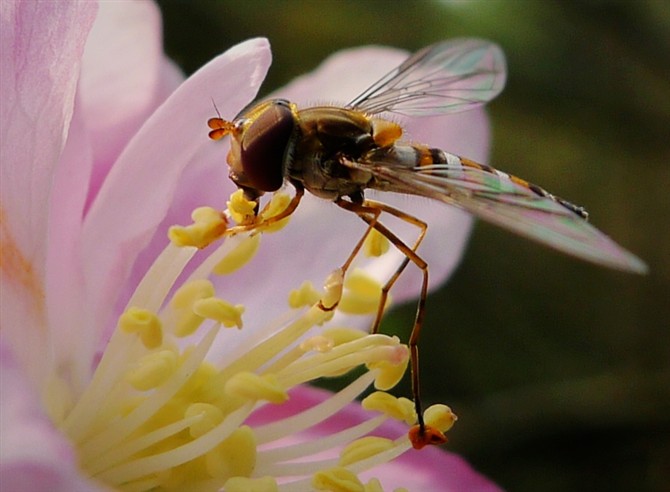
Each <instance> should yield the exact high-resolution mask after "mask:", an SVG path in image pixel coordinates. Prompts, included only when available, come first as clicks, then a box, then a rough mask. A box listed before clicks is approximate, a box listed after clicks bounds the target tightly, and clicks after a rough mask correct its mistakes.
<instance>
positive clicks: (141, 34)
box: [79, 2, 183, 203]
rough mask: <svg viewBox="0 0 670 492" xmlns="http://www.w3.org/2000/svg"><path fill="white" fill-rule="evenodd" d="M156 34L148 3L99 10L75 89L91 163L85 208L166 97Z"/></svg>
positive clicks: (155, 16) (157, 24)
mask: <svg viewBox="0 0 670 492" xmlns="http://www.w3.org/2000/svg"><path fill="white" fill-rule="evenodd" d="M161 31H162V24H161V17H160V11H159V10H158V7H157V6H156V5H155V4H154V3H153V2H131V3H117V2H103V3H101V4H100V13H99V15H98V17H97V19H96V22H95V24H94V25H93V29H92V30H91V34H90V36H89V38H88V42H87V43H86V50H85V51H84V57H83V62H82V75H81V83H80V85H79V90H80V94H81V101H82V110H83V113H84V118H85V120H86V123H87V126H88V129H89V132H90V135H91V138H92V141H93V152H94V159H95V160H94V162H95V167H94V169H93V175H92V179H91V191H90V194H89V203H90V202H91V201H92V200H93V198H94V197H95V195H96V194H97V192H98V190H99V189H100V186H101V185H102V182H103V180H104V178H105V176H106V175H107V173H108V172H109V169H110V167H111V166H112V164H113V163H114V161H115V160H116V158H117V157H118V156H119V154H120V153H121V151H122V150H123V148H124V147H125V145H126V144H127V143H128V141H129V140H130V139H131V137H132V136H133V135H134V134H135V133H136V132H137V130H138V129H139V128H140V126H141V125H142V123H144V121H145V120H146V119H147V118H148V116H149V115H150V114H151V113H152V112H153V111H154V110H155V109H156V107H158V105H159V104H160V103H162V102H163V100H164V97H165V96H167V94H165V92H164V91H162V90H161V88H162V87H163V80H162V77H163V75H164V71H163V69H164V55H163V46H162V35H161ZM181 78H182V79H183V76H182V77H181ZM174 88H176V86H175V85H173V86H172V89H174Z"/></svg>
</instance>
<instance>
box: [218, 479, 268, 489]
mask: <svg viewBox="0 0 670 492" xmlns="http://www.w3.org/2000/svg"><path fill="white" fill-rule="evenodd" d="M223 490H225V491H226V492H278V491H279V486H278V485H277V481H276V480H275V479H274V478H273V477H262V478H247V477H233V478H231V479H229V480H228V481H226V483H225V485H224V486H223Z"/></svg>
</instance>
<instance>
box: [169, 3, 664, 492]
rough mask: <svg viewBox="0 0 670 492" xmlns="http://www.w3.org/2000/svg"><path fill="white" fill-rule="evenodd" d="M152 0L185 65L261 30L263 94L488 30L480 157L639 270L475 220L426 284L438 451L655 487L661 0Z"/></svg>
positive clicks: (509, 480)
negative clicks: (578, 217) (579, 210)
mask: <svg viewBox="0 0 670 492" xmlns="http://www.w3.org/2000/svg"><path fill="white" fill-rule="evenodd" d="M159 4H160V6H161V9H162V10H163V13H164V23H165V42H166V50H167V52H168V54H169V55H170V56H171V57H172V58H173V59H174V60H175V61H177V63H179V64H180V66H181V67H182V68H183V69H184V70H185V71H186V72H187V73H191V72H193V71H194V70H196V69H197V68H198V67H200V66H201V65H202V64H204V63H205V62H207V61H208V60H209V59H211V58H212V57H214V56H215V55H217V54H218V53H220V52H222V51H224V50H225V49H227V48H228V47H230V46H232V45H233V44H235V43H238V42H240V41H242V40H245V39H247V38H250V37H252V36H266V37H268V38H269V39H270V41H271V43H272V49H273V53H274V62H273V65H272V68H271V70H270V74H269V77H268V78H267V80H266V84H265V85H264V87H263V89H262V91H263V92H264V93H267V92H270V91H271V90H273V89H275V88H277V87H280V86H281V85H283V84H284V83H286V82H288V81H289V80H291V79H292V78H293V77H295V76H296V75H299V74H301V73H303V72H306V71H309V70H311V69H312V68H314V67H315V66H316V65H317V64H318V63H319V62H320V61H321V60H322V59H323V58H325V57H326V56H328V55H329V54H331V53H332V52H333V51H335V50H338V49H340V48H344V47H349V46H357V45H363V44H372V43H375V44H387V45H391V46H397V47H401V48H406V49H408V50H415V49H418V48H420V47H422V46H425V45H427V44H430V43H432V42H434V41H437V40H440V39H443V38H448V37H455V36H480V37H486V38H489V39H491V40H494V41H496V42H497V43H499V44H500V45H501V46H502V47H503V49H504V51H505V52H506V55H507V58H508V65H509V78H508V84H507V88H506V90H505V92H504V93H503V95H502V96H501V97H500V98H498V99H497V100H496V101H494V102H493V103H492V104H491V105H490V106H489V108H490V111H489V112H490V115H491V119H492V124H493V155H492V157H491V161H490V162H491V163H492V164H493V165H495V166H496V167H498V168H500V169H504V170H506V171H509V172H513V173H515V174H517V175H519V176H522V177H525V178H528V179H529V180H531V181H533V182H536V183H539V184H541V185H542V186H544V187H546V188H547V189H548V190H551V191H553V192H555V193H557V194H559V195H560V196H564V197H566V198H568V199H570V200H571V201H574V202H575V203H578V204H580V205H584V206H585V207H586V208H587V210H589V212H590V214H591V217H592V220H593V222H594V223H595V224H596V225H597V226H598V227H600V228H601V229H602V230H604V231H607V232H608V234H610V235H611V236H612V237H614V238H616V239H617V241H619V242H620V243H622V244H623V245H625V246H627V247H628V248H629V249H631V250H632V251H634V252H636V253H637V254H639V256H641V257H642V258H643V259H645V260H646V261H647V262H648V264H649V265H650V267H651V273H650V274H649V275H648V276H646V277H638V276H634V275H626V274H621V273H617V272H613V271H609V270H605V269H601V268H598V267H595V266H592V265H590V264H586V263H583V262H580V261H576V260H573V259H570V258H567V257H564V256H562V255H559V254H556V253H553V252H551V251H548V250H546V249H544V248H541V247H538V246H537V245H536V244H533V243H530V242H528V241H525V240H523V239H518V238H516V237H514V236H512V235H511V234H508V233H505V232H502V231H499V230H497V229H494V228H493V227H489V226H487V225H483V224H478V225H477V227H476V230H475V233H474V235H473V237H472V241H471V243H470V246H469V248H468V251H467V254H466V257H465V260H464V262H463V264H462V266H461V267H460V269H459V270H458V272H457V273H456V275H454V276H453V277H452V279H451V281H450V282H449V284H448V285H446V286H445V287H444V288H443V289H442V290H441V291H439V292H437V293H435V294H434V295H433V296H432V298H431V299H430V300H429V307H428V315H427V321H426V325H425V326H426V329H425V330H424V331H423V333H422V368H423V375H424V381H423V384H424V388H423V392H424V395H426V399H427V400H429V401H434V400H441V401H445V402H448V403H449V404H450V405H452V407H453V408H454V409H455V410H456V411H457V413H458V414H459V415H460V416H461V420H460V421H459V423H458V425H457V426H456V427H455V428H454V430H453V431H452V432H451V433H450V435H451V442H450V444H449V445H448V446H449V448H450V449H453V450H455V451H456V452H459V453H461V454H462V455H464V456H465V457H467V459H469V460H470V461H471V462H472V463H473V464H474V466H475V467H476V468H477V469H479V470H480V471H482V472H484V473H486V474H487V475H488V476H490V477H491V478H492V479H493V480H495V481H496V482H498V483H499V484H500V485H501V486H503V487H504V488H506V489H508V490H510V491H512V490H513V491H538V490H541V491H565V490H573V491H574V490H588V491H632V490H635V491H662V490H668V489H669V487H670V485H669V484H670V321H669V320H670V198H669V197H668V193H669V192H670V5H669V4H668V3H667V2H666V1H664V0H657V1H632V0H631V1H629V2H602V1H589V2H572V1H530V0H528V1H472V2H463V1H460V2H437V1H424V2H409V1H384V2H382V1H355V0H350V1H346V0H342V1H334V0H322V1H311V2H309V1H278V0H273V1H270V0H265V1H260V0H259V1H250V0H238V1H225V2H213V1H194V2H172V1H162V2H159ZM447 150H448V149H447ZM413 314H414V306H407V307H405V308H401V309H399V310H397V311H395V312H394V313H392V316H391V317H390V318H389V319H388V320H387V321H386V322H385V325H384V326H385V328H389V327H390V329H391V330H393V329H395V330H397V332H398V333H399V334H401V336H405V337H406V333H407V329H408V328H409V327H411V324H412V317H413ZM431 325H432V327H433V329H431ZM402 334H404V335H402ZM428 375H431V376H433V377H434V379H429V378H428Z"/></svg>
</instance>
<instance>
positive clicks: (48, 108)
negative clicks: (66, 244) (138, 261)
mask: <svg viewBox="0 0 670 492" xmlns="http://www.w3.org/2000/svg"><path fill="white" fill-rule="evenodd" d="M1 8H2V10H1V11H0V20H1V22H2V25H1V27H0V32H1V33H2V34H1V36H2V39H1V44H2V47H3V48H2V50H1V52H2V55H1V56H2V60H1V63H0V64H1V66H2V70H1V71H0V87H1V89H0V90H1V91H2V93H1V97H2V104H1V105H0V108H1V109H0V126H1V129H0V145H1V146H2V147H1V151H2V152H1V153H2V168H1V174H0V187H1V196H2V198H1V199H2V205H1V214H2V216H1V220H2V254H3V262H2V292H3V295H2V313H3V320H2V321H3V330H4V331H5V336H6V337H7V338H8V339H9V340H11V341H12V343H14V344H16V345H17V346H21V343H20V342H22V341H23V343H27V342H28V341H30V344H29V346H30V347H31V350H30V351H25V352H22V353H21V354H17V356H18V357H20V358H21V362H22V363H24V364H25V365H26V367H27V368H30V370H32V371H33V373H31V374H30V377H31V379H39V378H40V377H41V375H39V374H38V373H39V372H40V371H41V370H42V369H43V368H45V365H44V364H41V363H40V361H43V360H44V357H45V356H46V355H47V352H46V350H45V346H44V344H45V343H47V341H48V333H46V327H45V321H46V318H45V306H44V295H45V294H44V262H45V259H46V248H47V241H46V239H47V218H48V207H49V199H50V198H49V197H50V190H51V186H52V181H53V173H54V169H55V167H56V164H57V163H58V161H59V156H60V154H61V151H62V149H63V146H64V145H65V139H66V138H67V134H68V128H69V124H70V119H71V117H72V111H73V103H74V97H75V90H76V86H77V79H78V74H79V66H80V60H81V56H82V52H83V49H84V43H85V41H86V37H87V35H88V32H89V30H90V28H91V25H92V23H93V20H94V18H95V13H96V6H95V4H93V3H91V2H79V3H75V2H68V3H62V4H61V3H53V2H2V6H1ZM24 357H26V358H24ZM47 368H48V367H47Z"/></svg>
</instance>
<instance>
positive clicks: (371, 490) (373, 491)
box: [365, 478, 400, 492]
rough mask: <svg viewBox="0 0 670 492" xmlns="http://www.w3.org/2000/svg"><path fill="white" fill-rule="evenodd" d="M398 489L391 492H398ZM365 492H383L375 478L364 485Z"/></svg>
mask: <svg viewBox="0 0 670 492" xmlns="http://www.w3.org/2000/svg"><path fill="white" fill-rule="evenodd" d="M399 491H400V489H395V490H394V491H393V492H399ZM365 492H384V489H383V487H382V484H381V482H380V481H379V479H377V478H371V479H370V480H368V482H367V483H366V484H365Z"/></svg>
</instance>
